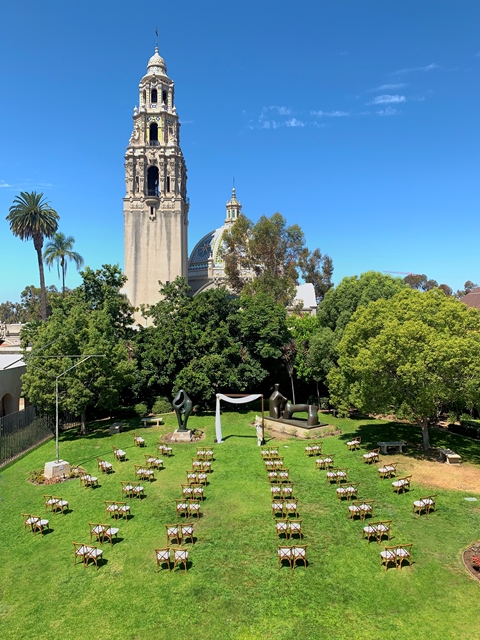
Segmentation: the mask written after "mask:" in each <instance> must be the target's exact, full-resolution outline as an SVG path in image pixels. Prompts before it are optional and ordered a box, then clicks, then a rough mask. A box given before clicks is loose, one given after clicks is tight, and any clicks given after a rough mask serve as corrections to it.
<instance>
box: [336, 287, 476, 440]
mask: <svg viewBox="0 0 480 640" xmlns="http://www.w3.org/2000/svg"><path fill="white" fill-rule="evenodd" d="M337 348H338V354H339V358H338V367H335V368H332V369H331V371H330V373H329V374H328V382H329V387H330V394H331V401H332V403H333V404H334V405H335V406H338V407H340V408H344V409H346V408H348V407H352V406H353V407H356V408H357V409H360V410H362V411H366V412H375V413H394V414H396V415H397V416H398V417H399V418H406V419H408V420H412V421H416V422H418V423H420V424H421V425H422V432H423V443H424V447H425V448H428V447H429V435H428V423H429V420H430V419H436V418H437V416H438V413H439V412H440V411H441V410H442V409H448V408H450V407H455V406H458V404H462V405H463V406H466V407H468V408H470V409H472V408H474V407H476V408H478V407H479V406H480V314H479V313H478V311H477V310H476V309H468V308H467V307H466V306H465V305H464V304H462V303H461V302H458V301H457V300H454V299H453V298H449V297H446V296H445V294H444V293H443V292H442V291H441V290H439V289H433V290H431V291H428V292H426V293H421V292H419V291H417V290H411V289H406V290H404V291H401V292H400V293H398V294H397V295H395V296H394V297H393V298H391V299H389V300H385V299H381V300H377V301H374V302H371V303H370V304H369V305H368V306H366V307H361V308H359V309H358V310H357V312H356V313H355V314H354V316H353V317H352V319H351V322H350V323H349V324H348V326H347V327H346V328H345V331H344V333H343V337H342V339H341V341H340V343H339V344H338V347H337Z"/></svg>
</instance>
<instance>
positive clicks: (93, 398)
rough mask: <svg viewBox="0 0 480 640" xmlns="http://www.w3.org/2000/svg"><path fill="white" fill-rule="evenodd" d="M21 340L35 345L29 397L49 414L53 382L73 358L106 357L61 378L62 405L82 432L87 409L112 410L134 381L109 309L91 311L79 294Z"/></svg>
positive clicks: (29, 363)
mask: <svg viewBox="0 0 480 640" xmlns="http://www.w3.org/2000/svg"><path fill="white" fill-rule="evenodd" d="M22 337H23V338H24V339H28V340H29V341H30V342H31V344H32V351H31V352H30V355H28V352H27V353H26V356H27V369H26V373H25V374H24V376H23V386H24V390H25V393H26V395H27V396H28V397H29V399H30V400H31V401H32V402H33V403H34V404H36V405H38V406H39V407H41V408H43V409H46V410H49V411H53V410H54V408H55V378H56V377H57V376H59V375H60V374H61V373H63V372H64V371H66V370H67V369H68V368H69V367H72V366H73V365H74V364H76V363H78V362H79V359H74V358H71V357H69V356H73V355H80V356H83V357H85V356H87V355H93V354H95V355H103V356H104V357H101V358H91V359H89V360H87V361H86V362H83V363H82V364H80V365H79V366H78V367H76V368H75V369H72V371H70V372H68V373H67V374H65V375H64V376H62V377H61V378H60V379H59V406H60V408H61V409H65V410H68V411H71V412H73V413H75V414H76V415H80V416H81V424H82V429H81V431H82V433H85V431H86V415H87V411H88V410H89V409H92V408H103V409H109V410H110V411H113V410H114V409H115V408H116V407H117V406H118V404H119V402H120V399H121V396H122V393H123V392H124V390H125V389H127V388H128V387H130V386H131V385H132V384H133V382H134V372H135V364H134V362H133V361H132V358H131V355H130V353H129V350H128V345H127V342H126V341H125V340H122V339H119V337H118V335H117V332H116V328H115V326H114V325H113V323H112V321H111V317H110V315H109V313H108V309H105V308H98V309H93V308H92V307H91V306H90V305H88V304H87V303H86V301H85V300H83V299H82V296H81V295H80V293H79V292H78V291H75V292H74V293H73V294H72V295H70V296H68V297H67V298H65V299H64V300H63V301H62V304H60V305H58V306H57V307H55V308H54V309H53V312H52V315H51V316H50V318H49V319H48V320H47V322H45V323H43V324H41V325H38V326H34V325H32V326H29V327H28V331H27V332H26V333H25V334H23V335H22ZM46 356H48V357H46Z"/></svg>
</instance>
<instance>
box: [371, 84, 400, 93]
mask: <svg viewBox="0 0 480 640" xmlns="http://www.w3.org/2000/svg"><path fill="white" fill-rule="evenodd" d="M405 87H408V83H407V82H397V83H396V84H381V85H380V86H379V87H377V88H376V89H370V91H371V92H374V91H394V90H397V89H404V88H405Z"/></svg>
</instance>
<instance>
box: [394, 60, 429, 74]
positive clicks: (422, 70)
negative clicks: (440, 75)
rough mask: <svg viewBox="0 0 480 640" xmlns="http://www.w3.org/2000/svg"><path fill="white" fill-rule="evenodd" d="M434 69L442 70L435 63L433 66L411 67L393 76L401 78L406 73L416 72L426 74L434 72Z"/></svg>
mask: <svg viewBox="0 0 480 640" xmlns="http://www.w3.org/2000/svg"><path fill="white" fill-rule="evenodd" d="M434 69H440V66H439V65H438V64H436V63H435V62H432V64H427V65H425V66H424V67H409V68H407V69H398V71H394V72H393V73H392V75H394V76H400V75H403V74H404V73H414V72H416V71H420V72H426V71H433V70H434Z"/></svg>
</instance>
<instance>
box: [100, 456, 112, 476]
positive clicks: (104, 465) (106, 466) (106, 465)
mask: <svg viewBox="0 0 480 640" xmlns="http://www.w3.org/2000/svg"><path fill="white" fill-rule="evenodd" d="M96 460H97V466H98V468H99V469H100V471H101V472H102V473H107V474H108V473H111V472H112V471H113V464H112V463H111V462H107V461H106V460H102V458H96Z"/></svg>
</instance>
